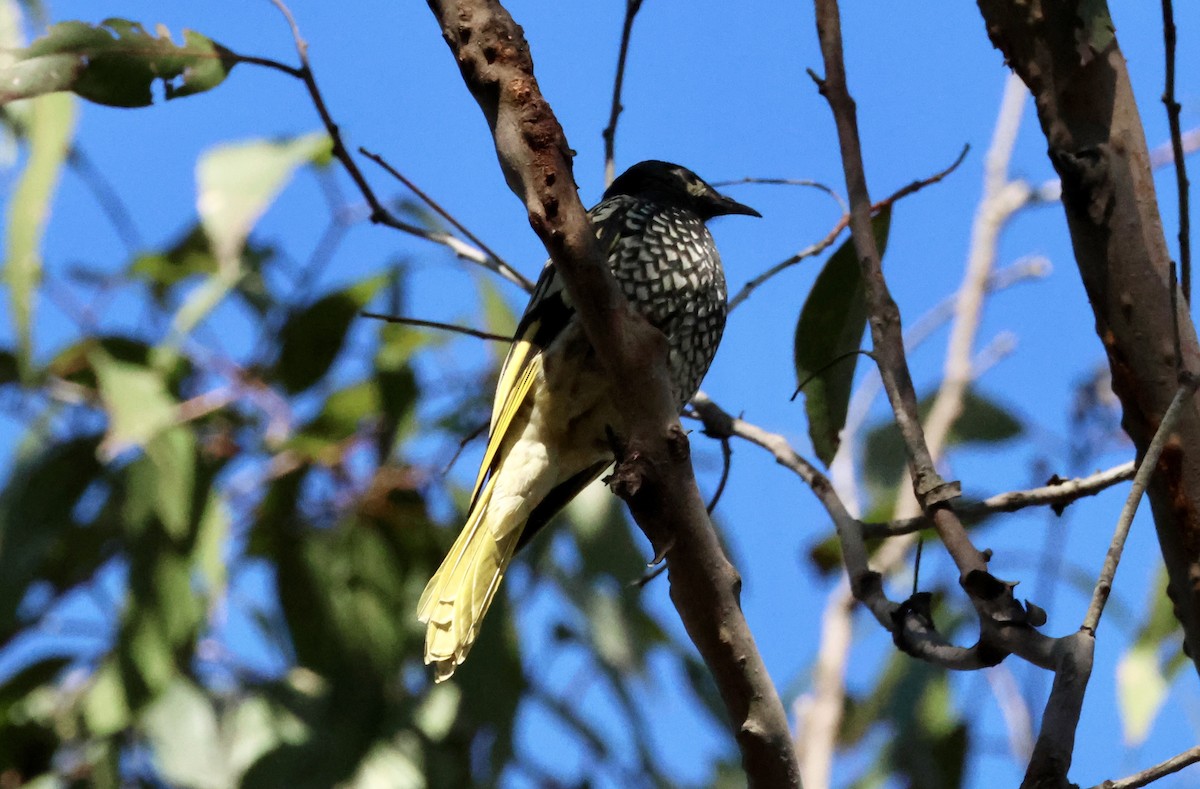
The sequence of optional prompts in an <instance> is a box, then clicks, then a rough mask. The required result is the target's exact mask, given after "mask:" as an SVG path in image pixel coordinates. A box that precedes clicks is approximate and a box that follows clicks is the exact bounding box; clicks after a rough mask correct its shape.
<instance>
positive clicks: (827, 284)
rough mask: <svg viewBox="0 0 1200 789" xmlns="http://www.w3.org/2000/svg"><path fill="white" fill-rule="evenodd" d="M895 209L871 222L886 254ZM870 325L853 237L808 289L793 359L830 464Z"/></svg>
mask: <svg viewBox="0 0 1200 789" xmlns="http://www.w3.org/2000/svg"><path fill="white" fill-rule="evenodd" d="M891 219H892V213H891V209H890V208H885V209H884V210H882V211H880V212H879V213H878V214H877V215H876V216H875V217H873V218H872V220H871V230H872V232H873V233H874V234H875V245H876V246H877V247H878V248H879V254H880V256H881V257H882V256H883V254H884V251H885V250H886V249H887V240H888V231H889V229H890V228H891ZM866 328H867V303H866V289H865V286H864V284H863V278H862V267H861V266H860V265H859V262H858V253H856V252H855V251H854V240H853V239H846V241H845V242H844V243H843V244H842V245H841V246H840V247H838V249H837V251H836V252H834V253H833V254H832V255H831V256H830V257H829V260H828V261H826V262H825V267H824V268H822V269H821V273H820V274H818V275H817V281H816V282H815V283H814V284H813V287H812V290H811V291H809V294H808V298H807V299H805V301H804V307H803V308H802V309H801V310H800V317H799V319H798V320H797V321H796V333H795V340H794V344H793V358H794V362H795V367H796V385H797V387H800V388H801V390H802V391H803V392H804V410H805V412H806V413H807V415H808V435H809V438H810V439H811V440H812V445H813V451H815V452H816V454H817V457H819V458H820V459H821V461H822V462H823V463H825V464H826V465H828V464H829V463H830V462H832V461H833V456H834V455H835V454H837V449H838V446H839V444H840V443H841V438H840V437H839V434H840V433H841V431H842V428H843V427H844V426H845V425H846V411H847V409H848V407H849V404H850V389H851V386H852V384H853V383H854V371H855V369H856V368H857V367H858V350H859V348H860V347H861V345H862V338H863V332H864V331H865V330H866Z"/></svg>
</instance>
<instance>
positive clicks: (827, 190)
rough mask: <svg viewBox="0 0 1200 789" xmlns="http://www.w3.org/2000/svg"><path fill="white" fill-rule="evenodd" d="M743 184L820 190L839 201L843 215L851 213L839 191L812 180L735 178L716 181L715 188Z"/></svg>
mask: <svg viewBox="0 0 1200 789" xmlns="http://www.w3.org/2000/svg"><path fill="white" fill-rule="evenodd" d="M742 184H769V185H772V186H811V187H812V188H814V189H820V190H821V191H822V192H824V193H825V194H827V195H829V196H830V197H832V198H833V199H834V200H835V201H837V204H838V208H840V209H842V213H843V214H848V213H850V205H849V203H847V202H846V198H844V197H842V196H841V195H840V194H838V191H837V190H836V189H834V188H833V187H832V186H829V185H828V184H823V183H821V182H820V181H814V180H812V179H811V178H752V177H746V178H734V179H732V180H729V181H714V182H713V184H712V185H713V186H715V187H718V188H721V187H725V186H741V185H742Z"/></svg>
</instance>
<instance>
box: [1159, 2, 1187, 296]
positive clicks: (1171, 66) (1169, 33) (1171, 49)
mask: <svg viewBox="0 0 1200 789" xmlns="http://www.w3.org/2000/svg"><path fill="white" fill-rule="evenodd" d="M1162 13H1163V51H1164V57H1165V58H1166V84H1165V85H1164V87H1163V95H1162V101H1163V105H1164V106H1165V107H1166V108H1167V125H1168V126H1169V127H1170V129H1171V152H1172V153H1173V154H1174V156H1173V157H1172V158H1174V159H1175V190H1176V192H1178V194H1179V271H1180V285H1181V286H1182V288H1183V297H1184V299H1185V300H1187V301H1188V302H1189V303H1190V302H1191V300H1192V241H1191V229H1190V224H1191V218H1190V215H1191V212H1190V211H1189V210H1188V177H1187V163H1186V162H1185V161H1184V159H1183V132H1182V130H1181V129H1180V127H1179V110H1180V106H1179V102H1178V101H1176V100H1175V9H1174V8H1173V7H1172V5H1171V0H1162Z"/></svg>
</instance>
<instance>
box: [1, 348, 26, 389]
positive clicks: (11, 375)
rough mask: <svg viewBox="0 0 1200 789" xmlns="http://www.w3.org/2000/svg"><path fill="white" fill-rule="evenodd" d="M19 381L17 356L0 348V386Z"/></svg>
mask: <svg viewBox="0 0 1200 789" xmlns="http://www.w3.org/2000/svg"><path fill="white" fill-rule="evenodd" d="M20 380H21V376H20V367H19V366H18V364H17V355H16V354H15V353H13V352H12V351H9V350H6V349H2V348H0V386H4V385H5V384H15V383H17V382H19V381H20Z"/></svg>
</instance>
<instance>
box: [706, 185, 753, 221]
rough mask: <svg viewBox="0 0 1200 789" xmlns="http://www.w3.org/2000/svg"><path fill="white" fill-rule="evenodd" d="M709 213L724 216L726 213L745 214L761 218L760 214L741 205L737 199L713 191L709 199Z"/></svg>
mask: <svg viewBox="0 0 1200 789" xmlns="http://www.w3.org/2000/svg"><path fill="white" fill-rule="evenodd" d="M710 211H711V215H712V216H725V215H726V214H745V215H747V216H756V217H758V218H759V219H762V214H760V213H758V212H757V211H755V210H754V209H753V208H751V207H750V206H748V205H743V204H742V203H739V202H738V201H737V200H733V199H731V198H728V197H726V196H725V195H723V194H721V193H720V192H716V191H714V192H713V193H712V200H711V208H710Z"/></svg>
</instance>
